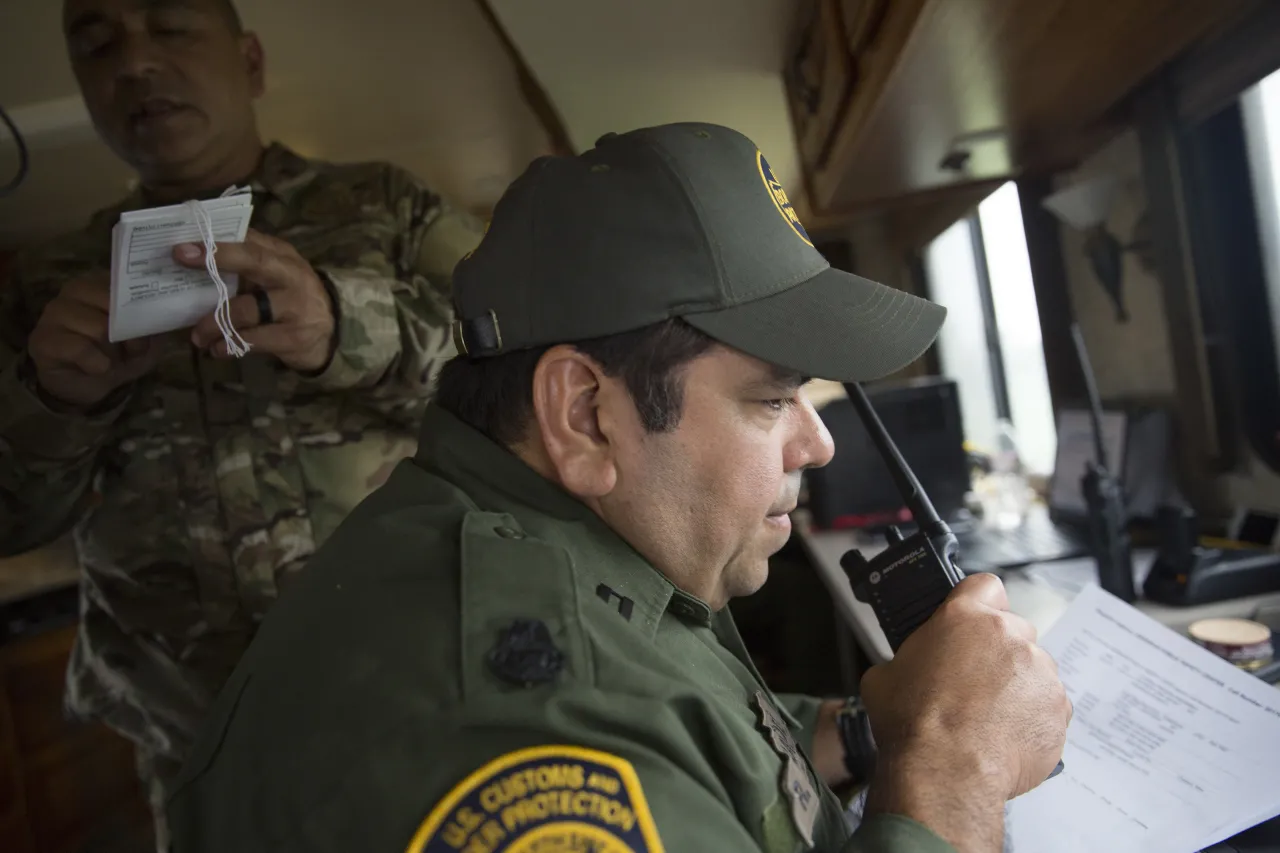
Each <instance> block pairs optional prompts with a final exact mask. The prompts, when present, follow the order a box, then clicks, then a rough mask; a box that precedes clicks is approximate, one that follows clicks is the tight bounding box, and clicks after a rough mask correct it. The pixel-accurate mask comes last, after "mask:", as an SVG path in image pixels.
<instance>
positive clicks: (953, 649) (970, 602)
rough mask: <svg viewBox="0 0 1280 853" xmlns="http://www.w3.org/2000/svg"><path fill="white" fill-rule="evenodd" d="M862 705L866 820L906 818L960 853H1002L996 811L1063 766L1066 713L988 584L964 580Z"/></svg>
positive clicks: (868, 686)
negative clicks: (869, 744)
mask: <svg viewBox="0 0 1280 853" xmlns="http://www.w3.org/2000/svg"><path fill="white" fill-rule="evenodd" d="M862 699H863V702H864V703H865V705H866V708H867V714H868V716H869V718H870V720H871V727H872V731H873V732H874V734H875V739H876V743H877V746H878V752H879V755H878V759H877V772H876V778H875V780H874V781H873V783H872V787H871V792H870V795H869V798H868V802H867V813H868V814H871V813H874V812H886V813H893V814H902V815H906V816H908V817H911V818H914V819H915V820H918V821H920V822H921V823H924V824H925V825H927V826H928V827H930V828H931V829H932V830H933V831H934V832H936V833H937V834H939V835H940V836H942V837H943V838H945V839H947V840H948V841H949V842H951V844H952V845H953V846H955V847H956V849H957V850H960V851H971V850H972V851H979V850H982V851H998V850H1000V848H1001V839H1002V837H1003V814H1004V803H1005V802H1006V801H1007V800H1009V799H1012V798H1013V797H1016V796H1018V795H1020V794H1022V793H1025V792H1026V791H1029V790H1031V789H1032V788H1034V787H1036V786H1037V785H1038V784H1040V782H1042V781H1044V780H1045V779H1046V778H1047V777H1048V776H1049V774H1050V772H1051V771H1052V770H1053V769H1054V767H1055V765H1056V764H1057V762H1058V759H1059V758H1061V756H1062V750H1063V746H1064V744H1065V743H1066V732H1067V725H1068V724H1069V723H1070V721H1071V702H1070V700H1069V699H1068V698H1067V694H1066V688H1065V687H1064V686H1063V684H1062V682H1061V681H1060V680H1059V678H1058V667H1057V664H1056V663H1055V662H1054V660H1053V658H1051V657H1050V656H1049V654H1048V653H1047V652H1045V651H1044V650H1043V649H1041V648H1040V647H1039V646H1038V645H1036V629H1035V628H1034V627H1033V626H1032V625H1031V623H1029V622H1028V621H1027V620H1025V619H1023V618H1021V617H1020V616H1016V615H1015V614H1013V613H1011V612H1009V599H1008V597H1007V596H1006V594H1005V589H1004V585H1003V584H1002V583H1000V581H999V580H998V579H997V578H996V577H995V576H994V575H989V574H979V575H973V576H970V577H967V578H965V579H964V580H963V581H961V582H960V583H959V584H958V585H957V586H956V587H955V589H954V590H953V591H952V592H951V594H950V595H949V596H948V597H947V599H946V601H945V602H944V603H943V604H942V606H941V607H939V608H938V610H937V611H936V612H935V613H934V614H933V616H931V617H930V618H929V620H928V621H927V622H925V623H924V624H923V625H922V626H921V627H920V628H919V629H917V630H916V631H915V632H914V633H913V634H912V635H911V636H910V637H909V638H908V639H907V640H906V642H904V643H903V644H902V647H901V648H900V649H899V650H898V653H897V655H896V656H895V657H894V659H893V660H892V661H890V662H889V663H887V664H884V665H881V666H876V667H873V668H871V669H870V670H869V671H868V672H867V674H866V676H865V677H864V678H863V681H862Z"/></svg>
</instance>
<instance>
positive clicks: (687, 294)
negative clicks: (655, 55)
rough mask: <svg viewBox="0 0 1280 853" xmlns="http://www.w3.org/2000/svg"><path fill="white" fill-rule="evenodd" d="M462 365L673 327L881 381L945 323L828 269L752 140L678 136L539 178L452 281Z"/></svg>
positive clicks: (544, 170)
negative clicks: (670, 323)
mask: <svg viewBox="0 0 1280 853" xmlns="http://www.w3.org/2000/svg"><path fill="white" fill-rule="evenodd" d="M453 299H454V308H455V311H456V319H455V321H454V325H453V336H454V342H455V344H456V345H457V348H458V352H459V353H460V354H462V355H465V356H467V357H469V358H486V357H491V356H496V355H501V354H503V353H507V352H512V351H514V350H519V349H525V348H528V347H535V346H545V345H550V344H562V343H573V342H575V341H580V340H586V339H589V338H596V337H602V336H604V335H612V334H616V333H619V332H626V331H630V330H633V329H638V328H640V327H642V326H647V325H650V324H653V323H659V322H661V321H663V320H667V319H670V318H674V317H679V318H680V319H682V320H684V321H685V322H687V323H689V324H690V325H692V326H694V327H696V328H698V329H701V330H702V331H703V332H705V333H706V334H708V335H710V336H711V337H712V338H714V339H716V340H718V341H720V342H721V343H723V344H727V345H728V346H731V347H733V348H735V349H738V350H740V351H742V352H745V353H747V354H748V355H751V356H755V357H756V358H759V359H761V360H763V361H766V362H769V363H771V364H775V365H778V366H780V367H784V368H787V369H790V370H795V371H798V372H800V373H801V374H802V375H805V376H812V377H817V378H822V379H834V380H838V381H841V382H863V381H868V380H872V379H878V378H880V377H883V376H886V375H888V374H890V373H893V372H894V371H896V370H898V369H900V368H902V367H905V366H906V365H908V364H910V363H911V362H912V361H914V360H915V359H917V358H918V357H919V356H920V355H921V354H922V353H923V352H924V351H925V350H926V349H928V348H929V345H930V344H931V343H932V342H933V340H934V338H935V337H936V336H937V334H938V329H939V328H940V327H941V326H942V321H943V319H944V317H945V316H946V309H945V308H943V307H942V306H940V305H936V304H934V303H932V302H929V301H927V300H925V299H920V298H919V297H916V296H912V295H910V294H908V293H904V292H903V291H900V290H895V289H894V288H891V287H886V286H884V285H882V284H876V283H875V282H873V281H868V280H867V279H865V278H860V277H859V276H856V275H851V274H849V273H846V272H842V271H840V270H836V269H832V268H831V265H830V264H829V263H827V261H826V259H825V258H823V256H822V254H821V253H820V252H818V250H817V249H815V248H814V247H813V241H812V240H811V239H810V238H809V235H808V234H807V233H806V232H805V230H804V226H803V225H801V223H800V220H799V217H797V216H796V213H795V211H794V210H793V209H792V206H791V203H790V202H789V201H788V200H787V194H786V192H785V191H784V190H783V188H782V186H781V184H780V183H779V182H778V180H777V179H776V178H775V177H774V174H773V170H772V169H771V168H770V167H769V163H768V161H767V160H765V157H764V155H763V154H762V153H761V152H760V150H759V149H758V148H757V147H756V145H755V143H753V142H752V141H751V140H750V139H748V138H747V137H745V136H743V135H742V134H741V133H738V132H737V131H735V130H731V129H729V128H727V127H720V126H718V125H713V124H699V123H680V124H668V125H661V126H658V127H649V128H643V129H640V130H635V131H631V132H629V133H623V134H607V135H605V136H604V137H602V138H601V139H600V140H598V141H597V142H596V145H595V147H594V148H592V149H591V150H589V151H587V152H585V153H583V154H580V155H578V156H576V157H542V158H539V159H537V160H535V161H534V162H533V163H532V164H530V166H529V168H528V169H527V170H526V171H525V172H524V174H523V175H521V176H520V177H519V178H517V179H516V180H515V181H514V182H513V183H512V184H511V186H510V187H509V188H508V189H507V191H506V193H505V194H504V195H503V196H502V198H501V199H500V200H499V201H498V204H497V205H496V207H495V208H494V212H493V219H492V221H491V222H490V225H489V228H488V230H487V231H486V233H485V236H484V239H482V240H481V242H480V245H479V246H477V247H476V249H475V250H474V251H473V252H472V253H471V254H469V255H468V256H467V257H465V258H464V259H463V260H461V261H459V263H458V265H457V267H456V269H455V270H454V277H453Z"/></svg>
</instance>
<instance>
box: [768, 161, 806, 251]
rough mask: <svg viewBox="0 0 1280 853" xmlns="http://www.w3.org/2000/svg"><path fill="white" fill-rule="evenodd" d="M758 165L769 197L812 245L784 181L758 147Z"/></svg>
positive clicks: (790, 223)
mask: <svg viewBox="0 0 1280 853" xmlns="http://www.w3.org/2000/svg"><path fill="white" fill-rule="evenodd" d="M756 167H757V168H759V170H760V180H762V181H764V187H765V189H767V190H768V191H769V198H771V199H773V205H774V207H776V208H778V213H780V214H782V218H783V219H785V220H786V222H787V224H788V225H790V226H791V230H792V231H794V232H796V236H798V237H799V238H800V239H801V240H803V241H805V243H807V244H809V245H810V246H812V245H813V241H812V240H810V239H809V232H808V231H805V230H804V225H802V224H801V223H800V214H798V213H796V209H795V208H794V207H793V206H792V205H791V200H790V199H788V198H787V191H786V190H784V189H783V188H782V182H781V181H779V180H778V179H777V178H776V177H774V174H773V169H772V168H771V167H770V166H769V161H768V160H766V159H764V154H763V152H761V151H760V150H758V149H757V150H756Z"/></svg>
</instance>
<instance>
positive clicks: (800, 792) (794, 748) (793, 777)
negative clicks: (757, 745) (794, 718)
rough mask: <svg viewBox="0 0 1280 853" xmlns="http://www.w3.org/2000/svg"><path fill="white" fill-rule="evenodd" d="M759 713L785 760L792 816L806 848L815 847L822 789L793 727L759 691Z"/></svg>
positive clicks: (786, 791)
mask: <svg viewBox="0 0 1280 853" xmlns="http://www.w3.org/2000/svg"><path fill="white" fill-rule="evenodd" d="M754 701H755V705H756V713H757V714H759V716H760V726H761V727H762V728H763V729H764V731H765V734H767V735H768V737H769V743H770V744H772V746H773V750H774V752H776V753H778V757H779V758H781V759H782V778H781V779H780V780H779V784H780V787H781V788H782V793H783V794H785V795H786V797H787V799H788V801H790V803H791V819H792V820H793V821H794V822H795V827H796V831H797V832H799V833H800V838H801V839H803V840H804V843H805V846H806V847H812V846H813V828H814V826H816V825H817V823H818V812H819V811H820V810H821V808H822V801H821V798H820V797H819V795H818V789H817V788H816V787H815V786H814V784H813V779H812V778H811V777H810V776H809V770H808V765H807V764H806V763H805V759H804V756H803V755H802V754H801V752H800V745H799V744H798V743H796V740H795V738H794V737H792V736H791V729H789V728H787V724H786V722H785V721H784V720H783V719H782V715H781V714H779V713H778V709H777V708H775V707H773V703H772V702H770V701H769V698H768V697H767V696H765V695H764V692H763V691H760V690H757V691H756V695H755V699H754Z"/></svg>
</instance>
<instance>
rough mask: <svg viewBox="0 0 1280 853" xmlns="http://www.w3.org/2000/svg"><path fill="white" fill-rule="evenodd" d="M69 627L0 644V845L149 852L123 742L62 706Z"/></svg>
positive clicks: (143, 812)
mask: <svg viewBox="0 0 1280 853" xmlns="http://www.w3.org/2000/svg"><path fill="white" fill-rule="evenodd" d="M74 639H75V625H67V626H64V627H60V628H53V629H47V630H43V631H40V632H39V633H35V634H33V635H30V636H25V637H21V638H18V639H13V640H10V641H8V642H6V643H4V644H3V645H0V850H3V851H4V853H88V851H94V853H148V851H149V850H153V849H154V844H153V842H152V841H151V837H150V831H151V818H150V813H149V811H148V810H147V806H146V804H145V801H144V799H143V796H142V792H141V790H140V785H139V783H138V781H137V776H136V773H135V770H134V761H133V749H132V746H131V745H130V744H129V743H128V742H126V741H125V740H124V739H123V738H121V737H119V736H117V735H116V734H114V733H113V732H111V731H109V730H108V729H106V728H105V727H103V726H99V725H93V724H85V723H78V722H72V721H69V720H67V719H66V717H65V715H64V714H63V711H62V694H63V674H64V672H65V669H66V664H67V657H68V655H69V654H70V652H71V644H72V642H73V641H74Z"/></svg>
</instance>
